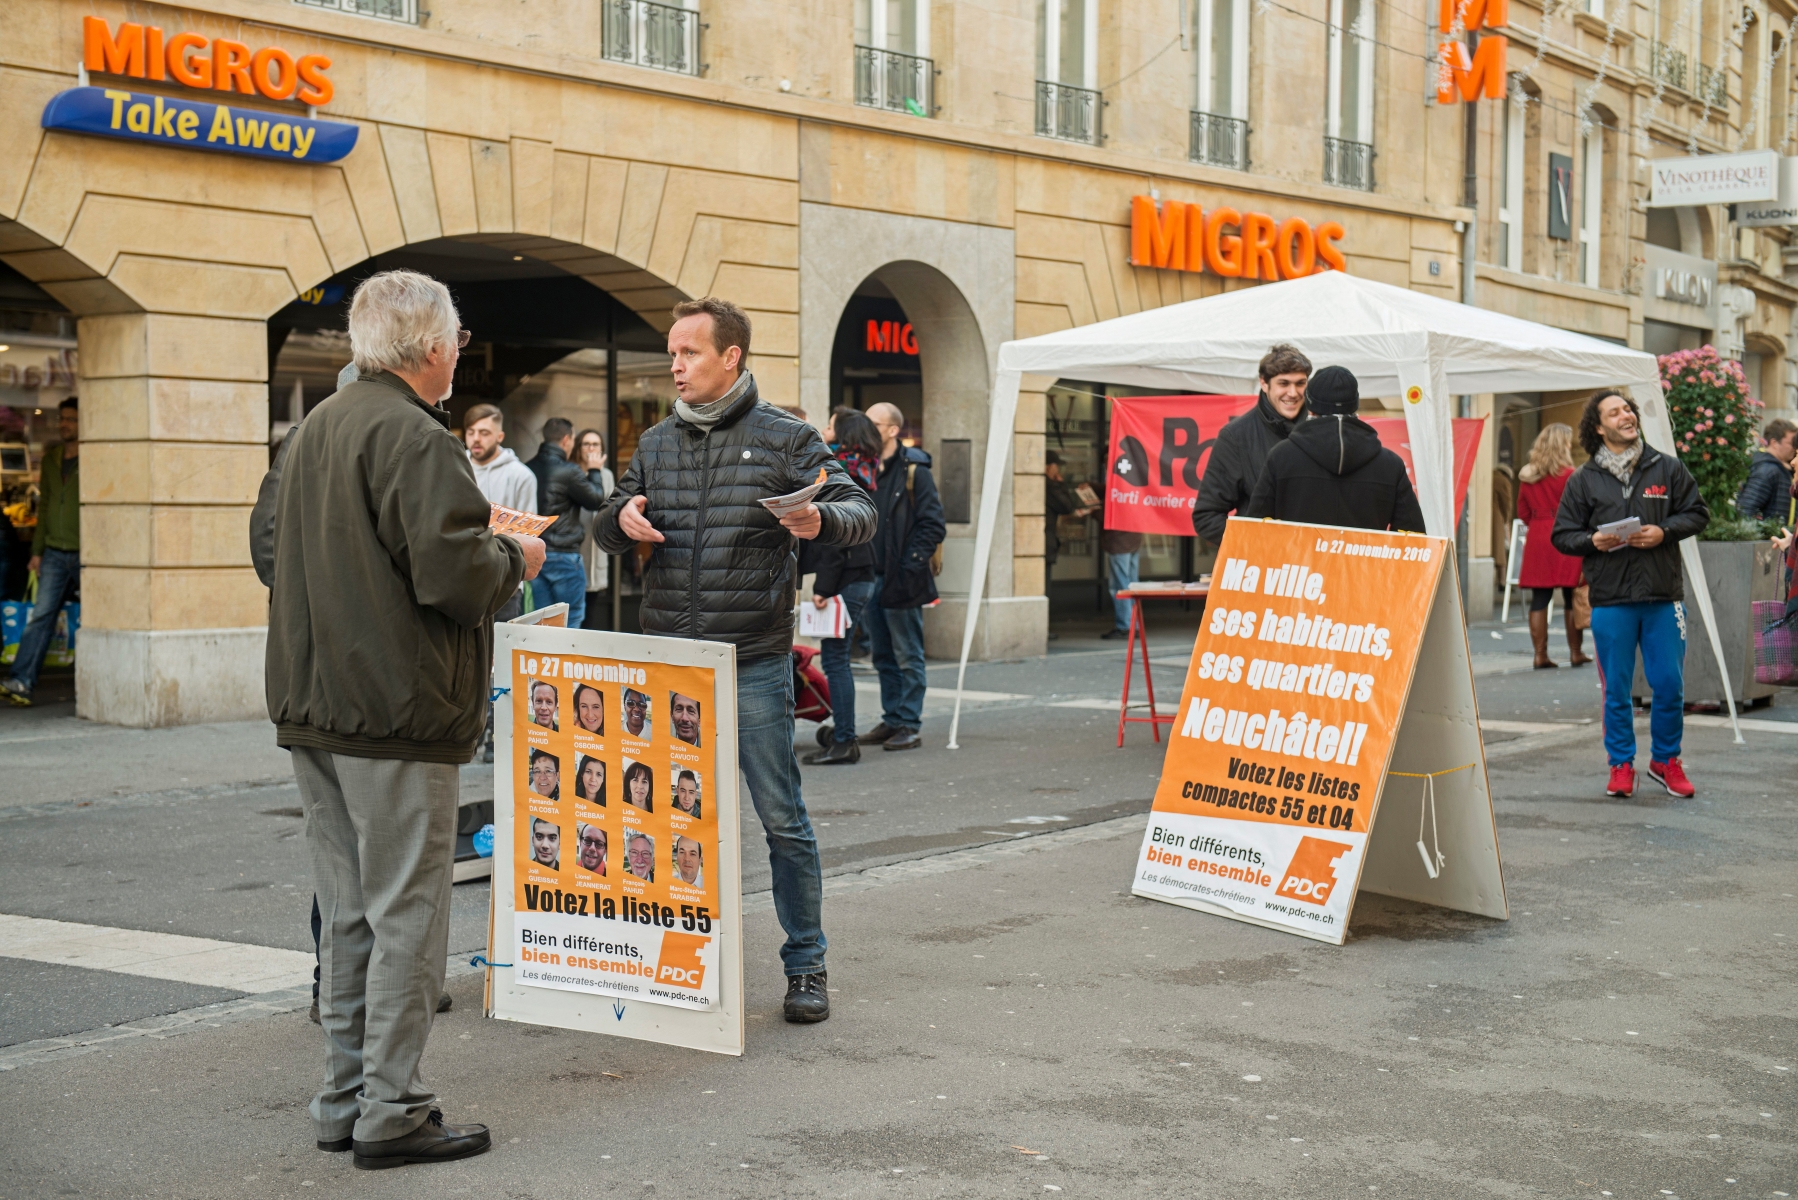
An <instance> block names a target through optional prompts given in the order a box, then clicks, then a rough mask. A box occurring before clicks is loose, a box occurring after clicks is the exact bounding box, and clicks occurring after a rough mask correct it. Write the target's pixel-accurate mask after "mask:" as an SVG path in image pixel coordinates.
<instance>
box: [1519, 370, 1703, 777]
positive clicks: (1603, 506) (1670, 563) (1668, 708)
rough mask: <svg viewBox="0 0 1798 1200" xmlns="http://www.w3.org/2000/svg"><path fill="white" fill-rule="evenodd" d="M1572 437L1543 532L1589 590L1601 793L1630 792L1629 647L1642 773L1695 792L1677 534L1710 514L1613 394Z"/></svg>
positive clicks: (1602, 396)
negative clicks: (1563, 485) (1573, 454)
mask: <svg viewBox="0 0 1798 1200" xmlns="http://www.w3.org/2000/svg"><path fill="white" fill-rule="evenodd" d="M1579 439H1580V444H1581V445H1583V446H1584V447H1585V448H1586V453H1587V454H1590V455H1591V456H1592V457H1591V458H1590V459H1589V460H1588V461H1587V462H1586V464H1585V465H1584V466H1582V467H1581V468H1580V469H1579V470H1577V471H1575V472H1574V473H1573V478H1571V479H1569V480H1568V481H1567V490H1566V491H1565V492H1563V493H1562V494H1561V507H1560V509H1559V511H1558V512H1556V514H1555V527H1554V533H1553V534H1552V535H1550V538H1549V540H1550V541H1552V542H1553V543H1554V548H1555V549H1556V550H1559V551H1560V552H1561V553H1562V554H1570V555H1575V556H1578V557H1579V558H1580V559H1581V560H1582V563H1581V569H1582V570H1583V571H1584V572H1585V576H1586V583H1587V584H1588V585H1589V586H1590V588H1591V589H1592V640H1593V641H1594V642H1596V643H1597V646H1598V669H1599V672H1600V674H1601V676H1602V678H1603V683H1604V746H1605V753H1606V755H1607V756H1608V757H1609V759H1610V763H1611V778H1610V782H1609V783H1608V784H1607V785H1606V786H1605V795H1607V796H1629V795H1631V794H1633V793H1634V792H1635V790H1636V766H1635V760H1636V726H1635V713H1634V712H1633V711H1632V708H1631V704H1630V691H1631V688H1632V685H1633V684H1634V682H1635V675H1636V647H1637V646H1640V647H1641V648H1642V670H1643V673H1644V674H1645V675H1646V676H1647V677H1648V686H1649V687H1650V688H1651V689H1653V691H1654V707H1653V710H1652V712H1651V714H1650V717H1649V723H1648V724H1649V730H1650V732H1651V734H1652V737H1653V748H1652V750H1651V752H1650V754H1649V762H1648V776H1649V778H1651V779H1653V780H1654V781H1655V782H1656V783H1658V784H1660V785H1661V786H1662V787H1664V788H1666V789H1667V791H1668V793H1669V794H1670V795H1674V796H1680V797H1685V796H1690V795H1693V794H1694V792H1695V790H1696V789H1694V788H1693V787H1692V784H1691V781H1690V780H1688V779H1687V778H1686V772H1685V768H1684V766H1682V765H1681V763H1680V761H1679V750H1680V740H1681V737H1682V735H1683V734H1684V731H1685V663H1686V615H1685V610H1684V605H1683V601H1684V599H1685V575H1684V572H1683V571H1682V570H1681V569H1680V564H1679V541H1680V539H1682V538H1689V537H1691V536H1693V535H1694V534H1696V533H1698V532H1699V531H1700V530H1702V529H1703V528H1704V527H1705V526H1706V525H1707V524H1709V523H1710V519H1711V511H1710V509H1709V508H1707V507H1706V506H1705V503H1704V498H1703V497H1702V496H1700V495H1699V493H1698V484H1697V482H1696V481H1695V480H1693V478H1692V473H1691V472H1690V471H1688V470H1686V468H1685V465H1684V464H1683V463H1681V462H1680V461H1679V460H1678V459H1676V458H1674V457H1672V456H1671V455H1667V454H1662V453H1661V452H1660V451H1658V450H1655V449H1654V448H1653V447H1651V446H1649V445H1648V443H1646V442H1644V441H1643V440H1642V417H1641V414H1640V413H1639V412H1638V411H1637V410H1636V404H1635V401H1633V400H1631V399H1630V398H1629V397H1628V396H1625V395H1624V394H1623V393H1622V392H1617V391H1603V392H1599V393H1598V394H1597V395H1595V396H1593V397H1592V399H1590V400H1588V401H1587V402H1586V411H1585V413H1584V414H1583V415H1582V416H1581V417H1580V422H1579Z"/></svg>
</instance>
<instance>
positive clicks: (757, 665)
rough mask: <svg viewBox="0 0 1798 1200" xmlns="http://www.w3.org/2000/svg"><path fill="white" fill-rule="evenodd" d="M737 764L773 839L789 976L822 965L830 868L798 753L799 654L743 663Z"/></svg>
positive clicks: (771, 860) (771, 856)
mask: <svg viewBox="0 0 1798 1200" xmlns="http://www.w3.org/2000/svg"><path fill="white" fill-rule="evenodd" d="M737 765H738V766H740V767H741V768H742V769H743V780H744V782H745V783H747V784H748V785H749V798H750V800H751V801H753V802H754V804H755V815H756V816H758V817H760V818H761V821H762V832H763V833H765V834H766V835H767V838H768V866H769V868H770V869H771V870H772V872H773V875H774V915H775V916H776V917H778V918H779V919H780V927H781V928H782V929H784V930H786V932H787V941H786V944H785V945H783V946H782V947H781V948H780V961H781V963H782V964H783V965H784V966H785V968H786V973H787V974H788V975H811V974H814V973H816V972H818V971H822V970H823V969H824V948H825V941H824V928H823V924H824V871H823V868H822V866H821V865H820V864H819V861H818V839H817V838H816V837H815V836H813V834H812V821H811V818H810V817H808V816H806V813H805V799H804V797H802V796H801V795H800V794H799V759H798V758H797V757H796V756H795V755H794V753H793V659H792V656H791V655H788V654H779V655H770V656H768V657H765V658H753V659H750V660H749V661H748V662H739V663H738V664H737Z"/></svg>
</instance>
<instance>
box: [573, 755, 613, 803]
mask: <svg viewBox="0 0 1798 1200" xmlns="http://www.w3.org/2000/svg"><path fill="white" fill-rule="evenodd" d="M574 798H575V799H576V800H585V801H586V802H587V803H589V804H597V805H599V806H600V807H601V808H604V807H605V806H606V760H605V759H603V758H594V757H592V756H591V755H587V754H583V755H581V761H580V764H579V765H578V766H576V767H575V770H574Z"/></svg>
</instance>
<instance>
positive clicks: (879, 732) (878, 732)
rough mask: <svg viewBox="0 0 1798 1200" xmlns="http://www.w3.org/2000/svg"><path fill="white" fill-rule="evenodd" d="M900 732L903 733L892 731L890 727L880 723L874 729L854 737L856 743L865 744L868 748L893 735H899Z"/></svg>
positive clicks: (896, 730) (897, 730)
mask: <svg viewBox="0 0 1798 1200" xmlns="http://www.w3.org/2000/svg"><path fill="white" fill-rule="evenodd" d="M901 732H903V730H899V729H894V728H893V727H892V726H891V725H888V724H887V723H886V722H885V721H882V722H881V723H880V724H878V725H876V726H875V727H874V728H872V729H870V730H868V732H866V733H863V734H858V735H857V736H856V739H855V740H856V741H858V742H866V743H868V744H869V745H870V746H874V745H878V744H880V743H881V742H884V741H886V740H887V739H888V738H890V737H892V736H893V735H894V734H896V733H901Z"/></svg>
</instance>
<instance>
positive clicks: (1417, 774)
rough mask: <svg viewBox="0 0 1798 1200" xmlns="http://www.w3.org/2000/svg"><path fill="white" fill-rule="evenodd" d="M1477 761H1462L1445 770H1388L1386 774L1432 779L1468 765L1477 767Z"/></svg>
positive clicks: (1463, 768)
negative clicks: (1456, 765) (1458, 764)
mask: <svg viewBox="0 0 1798 1200" xmlns="http://www.w3.org/2000/svg"><path fill="white" fill-rule="evenodd" d="M1478 765H1479V764H1478V763H1462V764H1461V765H1460V766H1458V767H1449V768H1448V769H1447V770H1445V771H1388V772H1386V774H1388V775H1396V776H1398V777H1399V778H1400V779H1434V778H1435V777H1436V776H1438V775H1453V774H1454V773H1455V772H1456V771H1465V770H1467V769H1468V768H1469V767H1477V766H1478Z"/></svg>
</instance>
